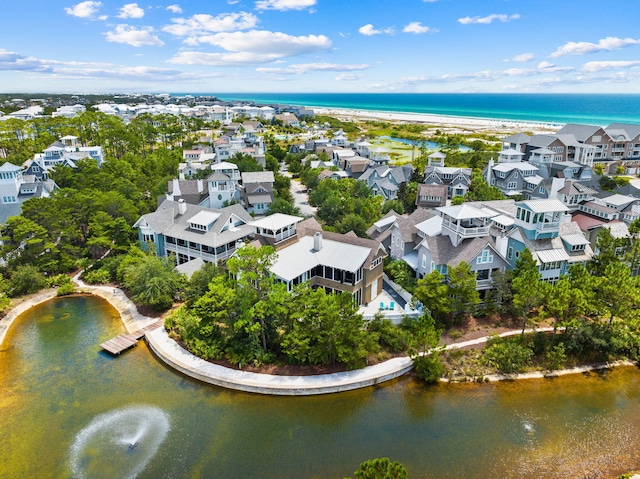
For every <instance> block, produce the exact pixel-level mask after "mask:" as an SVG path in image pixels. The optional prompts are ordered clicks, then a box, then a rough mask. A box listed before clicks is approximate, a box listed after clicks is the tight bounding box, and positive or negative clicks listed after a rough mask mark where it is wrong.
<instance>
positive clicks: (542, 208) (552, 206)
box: [517, 199, 569, 213]
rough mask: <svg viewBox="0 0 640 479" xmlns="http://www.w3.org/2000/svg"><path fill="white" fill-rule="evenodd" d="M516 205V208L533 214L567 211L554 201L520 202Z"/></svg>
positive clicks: (560, 202)
mask: <svg viewBox="0 0 640 479" xmlns="http://www.w3.org/2000/svg"><path fill="white" fill-rule="evenodd" d="M517 204H518V206H521V207H524V208H526V209H528V210H531V211H533V212H534V213H553V212H557V211H568V210H569V209H568V208H567V207H566V206H565V205H564V204H563V203H562V201H560V200H556V199H549V200H528V201H520V202H518V203H517Z"/></svg>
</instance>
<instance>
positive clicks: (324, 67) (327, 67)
mask: <svg viewBox="0 0 640 479" xmlns="http://www.w3.org/2000/svg"><path fill="white" fill-rule="evenodd" d="M370 66H371V65H367V64H366V63H362V64H355V65H349V64H347V65H343V64H339V63H300V64H294V65H289V66H288V67H286V68H256V71H258V72H259V73H269V74H278V75H298V74H304V73H309V72H345V71H347V72H348V71H356V70H366V69H367V68H369V67H370Z"/></svg>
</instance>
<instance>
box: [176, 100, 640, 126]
mask: <svg viewBox="0 0 640 479" xmlns="http://www.w3.org/2000/svg"><path fill="white" fill-rule="evenodd" d="M177 95H180V94H177ZM211 95H214V96H217V97H218V98H220V99H222V100H225V101H233V100H248V101H254V102H256V103H285V104H292V105H304V106H316V107H333V108H351V109H359V110H376V111H390V112H409V113H431V114H437V115H447V116H466V117H477V118H495V119H504V120H519V121H533V122H550V123H561V124H563V123H585V124H593V125H602V126H606V125H608V124H609V123H611V122H624V123H636V124H638V123H640V95H637V94H635V95H632V94H629V95H622V94H607V95H596V94H507V93H504V94H500V93H482V94H471V93H468V94H464V93H395V94H391V93H211Z"/></svg>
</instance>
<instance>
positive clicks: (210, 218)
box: [189, 210, 220, 227]
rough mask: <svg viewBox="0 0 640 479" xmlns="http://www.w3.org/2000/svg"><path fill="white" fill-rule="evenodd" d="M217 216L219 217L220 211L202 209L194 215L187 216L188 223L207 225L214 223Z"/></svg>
mask: <svg viewBox="0 0 640 479" xmlns="http://www.w3.org/2000/svg"><path fill="white" fill-rule="evenodd" d="M218 218H220V213H214V212H213V211H206V210H202V211H198V212H197V213H196V214H195V215H194V216H192V217H191V218H189V223H193V224H194V225H201V226H206V227H209V225H211V224H212V223H214V222H215V221H216V220H217V219H218Z"/></svg>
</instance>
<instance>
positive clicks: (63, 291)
mask: <svg viewBox="0 0 640 479" xmlns="http://www.w3.org/2000/svg"><path fill="white" fill-rule="evenodd" d="M75 290H76V288H75V287H74V286H73V283H67V284H63V285H62V286H60V287H59V288H58V292H57V295H58V296H66V295H67V294H73V293H74V292H75Z"/></svg>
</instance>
